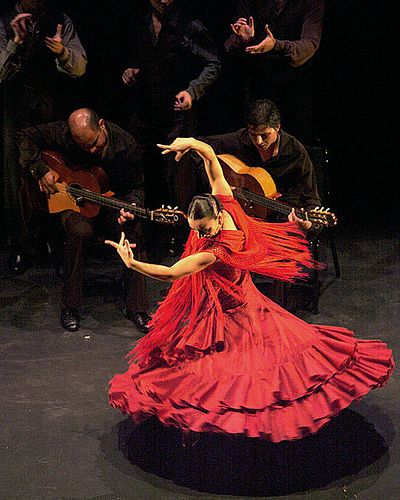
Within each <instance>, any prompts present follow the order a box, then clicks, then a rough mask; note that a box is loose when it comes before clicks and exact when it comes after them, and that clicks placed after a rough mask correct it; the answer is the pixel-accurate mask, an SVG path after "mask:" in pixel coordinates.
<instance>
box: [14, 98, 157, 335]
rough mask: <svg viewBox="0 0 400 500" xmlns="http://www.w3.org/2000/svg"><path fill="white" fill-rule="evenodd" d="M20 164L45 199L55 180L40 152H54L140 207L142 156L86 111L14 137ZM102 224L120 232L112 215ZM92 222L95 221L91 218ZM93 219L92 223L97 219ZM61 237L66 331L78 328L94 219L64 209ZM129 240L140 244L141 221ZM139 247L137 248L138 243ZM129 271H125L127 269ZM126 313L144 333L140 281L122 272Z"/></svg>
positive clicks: (144, 304)
mask: <svg viewBox="0 0 400 500" xmlns="http://www.w3.org/2000/svg"><path fill="white" fill-rule="evenodd" d="M17 141H18V145H19V149H20V164H21V166H22V168H23V169H24V170H25V171H26V172H27V173H29V174H30V175H32V176H33V177H34V178H35V179H36V180H37V181H38V182H39V183H40V186H41V189H42V191H44V192H45V193H46V194H47V195H48V196H51V195H53V194H55V193H56V191H57V189H58V188H57V185H56V179H55V176H54V175H53V173H52V171H51V170H49V168H48V166H47V165H46V163H45V161H44V160H43V157H42V155H41V152H42V151H43V150H46V149H47V150H48V149H51V150H55V151H57V152H59V153H61V154H64V155H66V157H67V158H68V159H70V160H73V161H74V162H76V164H77V165H80V170H84V169H85V168H89V167H93V166H98V167H101V168H102V169H103V170H104V172H105V173H106V176H107V177H108V181H109V183H110V189H111V190H112V191H113V192H114V193H115V195H116V196H117V197H119V198H120V199H122V200H124V201H126V202H129V203H137V204H138V205H143V164H142V151H141V148H140V147H139V146H138V144H137V143H136V141H135V139H134V138H133V137H132V136H131V135H130V134H128V133H127V132H125V130H122V129H121V128H120V127H118V126H117V125H115V124H113V123H111V122H108V121H105V120H103V119H100V118H99V117H98V116H97V114H96V113H95V112H94V111H93V110H90V109H86V108H84V109H78V110H76V111H74V112H73V113H72V114H71V115H70V117H69V119H68V121H60V122H53V123H48V124H45V125H38V126H36V127H29V128H26V129H23V130H22V131H21V132H19V133H18V135H17ZM107 215H108V216H106V217H104V218H103V219H102V220H101V223H102V229H103V230H104V229H106V230H108V231H112V232H113V231H116V232H118V233H119V231H120V229H119V227H118V223H117V222H116V217H115V214H114V213H113V212H111V213H110V214H107ZM96 218H97V217H96ZM96 218H94V219H96ZM61 220H62V224H63V227H64V230H65V234H66V244H65V252H64V261H63V268H64V275H65V283H64V286H63V291H62V304H61V316H60V321H61V325H62V326H63V328H65V329H66V330H69V331H77V330H78V329H79V326H80V325H79V311H80V309H81V306H82V300H83V297H82V284H83V271H84V260H83V255H84V250H85V247H86V245H87V243H88V242H89V241H90V239H91V237H92V236H93V233H94V230H95V226H94V224H95V222H96V221H94V220H93V219H88V218H85V217H84V216H83V215H82V214H80V213H77V212H74V211H72V210H66V211H64V212H62V214H61ZM127 230H129V231H131V232H132V234H131V239H132V241H137V242H140V241H141V231H140V222H139V220H136V221H135V223H134V225H132V226H131V227H129V228H127ZM138 247H139V248H143V245H142V244H140V243H139V244H138ZM128 271H129V270H128ZM124 273H125V274H124V282H125V291H126V314H127V317H128V319H130V320H131V321H132V322H133V323H134V324H135V326H136V328H138V329H139V330H140V331H142V332H147V323H148V320H149V315H148V314H147V310H148V298H147V291H146V284H145V280H144V279H143V277H141V275H139V274H138V273H134V272H133V271H130V272H128V273H126V271H124Z"/></svg>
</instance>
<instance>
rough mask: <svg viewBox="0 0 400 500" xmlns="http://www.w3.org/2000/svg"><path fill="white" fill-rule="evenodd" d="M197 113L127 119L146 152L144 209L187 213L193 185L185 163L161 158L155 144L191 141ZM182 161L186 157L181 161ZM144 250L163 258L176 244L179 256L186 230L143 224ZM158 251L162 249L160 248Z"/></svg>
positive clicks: (169, 155)
mask: <svg viewBox="0 0 400 500" xmlns="http://www.w3.org/2000/svg"><path fill="white" fill-rule="evenodd" d="M196 130H197V113H196V111H195V110H194V109H191V110H188V111H181V112H173V111H172V112H171V113H170V114H169V115H167V116H165V115H163V114H159V113H154V114H151V115H150V114H149V113H146V114H143V112H142V113H140V112H135V113H134V114H133V115H132V116H131V119H130V122H129V126H128V131H129V132H130V133H131V134H132V135H133V136H134V137H135V139H136V140H137V141H138V142H139V143H141V145H142V146H143V148H144V150H145V157H146V169H145V193H146V205H147V206H148V207H150V208H159V207H160V206H161V205H166V206H167V205H170V206H171V207H173V208H174V207H178V208H179V209H180V210H183V211H186V210H187V208H188V204H189V202H190V199H191V198H190V199H189V197H188V193H192V188H193V182H194V179H192V176H191V173H190V170H188V169H187V168H186V165H187V163H186V162H185V166H184V163H183V162H182V163H181V162H176V161H175V155H174V154H168V155H164V156H162V155H161V149H159V148H158V147H157V146H156V144H157V143H161V144H169V143H171V142H172V141H173V140H174V139H176V138H177V137H191V136H194V135H195V134H196ZM184 158H185V157H184ZM145 234H146V248H148V250H149V252H150V253H151V255H152V258H155V259H157V258H159V257H161V256H163V255H166V254H167V253H168V251H169V250H171V248H170V249H168V246H169V245H170V243H171V240H174V241H175V242H176V245H177V248H176V249H174V250H176V252H177V253H178V254H180V253H181V250H182V249H183V242H184V241H185V239H186V237H187V230H186V227H184V226H183V225H180V226H177V227H171V226H165V225H157V226H155V225H154V224H151V225H150V224H146V228H145ZM160 247H161V248H160Z"/></svg>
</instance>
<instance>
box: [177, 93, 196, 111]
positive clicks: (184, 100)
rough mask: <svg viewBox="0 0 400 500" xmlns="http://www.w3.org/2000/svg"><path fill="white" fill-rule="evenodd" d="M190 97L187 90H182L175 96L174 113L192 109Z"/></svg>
mask: <svg viewBox="0 0 400 500" xmlns="http://www.w3.org/2000/svg"><path fill="white" fill-rule="evenodd" d="M192 101H193V100H192V96H191V95H190V94H189V92H188V91H187V90H182V91H181V92H179V93H178V94H176V96H175V103H174V111H187V110H188V109H191V107H192Z"/></svg>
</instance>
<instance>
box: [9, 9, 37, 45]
mask: <svg viewBox="0 0 400 500" xmlns="http://www.w3.org/2000/svg"><path fill="white" fill-rule="evenodd" d="M31 19H32V14H27V13H24V14H18V15H17V16H15V17H14V19H13V20H12V21H11V23H10V26H11V28H12V30H13V32H14V42H15V43H17V44H18V45H20V44H21V43H23V42H24V40H25V38H26V34H27V32H28V28H27V23H28V22H30V21H31Z"/></svg>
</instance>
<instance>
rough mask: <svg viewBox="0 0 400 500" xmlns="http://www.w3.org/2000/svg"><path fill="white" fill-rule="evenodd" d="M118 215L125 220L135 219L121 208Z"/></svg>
mask: <svg viewBox="0 0 400 500" xmlns="http://www.w3.org/2000/svg"><path fill="white" fill-rule="evenodd" d="M132 205H136V203H132ZM120 214H121V216H122V217H123V218H124V219H125V220H127V219H130V220H132V219H134V218H135V216H134V215H133V214H132V213H131V212H128V211H126V210H124V209H123V208H121V210H120Z"/></svg>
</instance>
